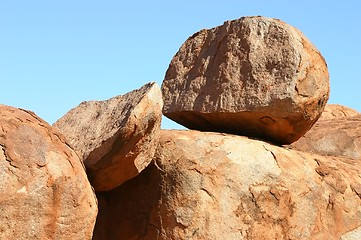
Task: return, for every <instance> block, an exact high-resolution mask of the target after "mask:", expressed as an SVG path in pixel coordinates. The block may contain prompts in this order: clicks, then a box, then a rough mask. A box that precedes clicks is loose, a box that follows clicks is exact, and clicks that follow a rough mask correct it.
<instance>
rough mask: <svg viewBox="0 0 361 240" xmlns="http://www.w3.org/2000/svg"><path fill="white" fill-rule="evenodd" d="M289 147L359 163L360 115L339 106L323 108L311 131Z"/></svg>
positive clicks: (360, 143) (360, 158)
mask: <svg viewBox="0 0 361 240" xmlns="http://www.w3.org/2000/svg"><path fill="white" fill-rule="evenodd" d="M291 147H293V148H295V149H297V150H300V151H306V152H311V153H317V154H320V155H326V156H339V157H347V158H353V159H359V160H361V115H360V114H359V113H358V112H357V111H355V110H353V109H350V108H347V107H343V106H340V105H331V106H326V108H325V112H324V113H322V116H321V117H320V119H319V120H318V121H317V122H316V124H315V125H314V126H313V127H312V128H311V130H310V131H308V132H307V133H306V134H305V136H303V137H302V138H300V139H299V140H298V141H297V142H294V143H293V144H292V145H291Z"/></svg>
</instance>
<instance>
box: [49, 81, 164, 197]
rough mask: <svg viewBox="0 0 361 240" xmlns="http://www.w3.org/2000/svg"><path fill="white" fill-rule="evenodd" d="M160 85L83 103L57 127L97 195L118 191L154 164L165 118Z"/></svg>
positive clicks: (149, 85) (59, 121) (71, 111)
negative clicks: (101, 192) (114, 189)
mask: <svg viewBox="0 0 361 240" xmlns="http://www.w3.org/2000/svg"><path fill="white" fill-rule="evenodd" d="M162 106H163V102H162V95H161V91H160V88H159V87H158V85H157V84H156V83H149V84H147V85H145V86H143V87H142V88H140V89H138V90H134V91H132V92H129V93H127V94H125V95H121V96H117V97H114V98H111V99H109V100H106V101H89V102H82V103H81V104H80V105H79V106H77V107H76V108H74V109H72V110H70V111H69V112H68V113H67V114H65V115H64V116H63V117H62V118H61V119H59V120H58V121H57V122H56V123H54V126H55V127H57V128H59V130H60V131H61V132H62V133H63V134H64V135H65V137H66V139H67V140H68V142H69V144H70V146H71V147H72V148H73V149H74V150H75V151H76V153H77V154H78V155H79V156H80V157H81V159H82V160H83V161H84V164H85V166H86V168H87V172H88V176H89V180H90V182H91V184H92V186H93V187H94V188H95V190H96V191H106V190H110V189H112V188H115V187H117V186H119V185H120V184H122V183H123V182H125V181H126V180H128V179H130V178H133V177H135V176H136V175H138V173H139V172H141V171H142V170H143V169H144V168H145V167H146V166H148V164H149V163H150V162H151V160H152V158H153V155H154V152H155V149H156V146H157V143H158V132H159V130H160V123H161V117H162Z"/></svg>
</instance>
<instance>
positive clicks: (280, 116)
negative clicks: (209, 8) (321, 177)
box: [162, 17, 329, 144]
mask: <svg viewBox="0 0 361 240" xmlns="http://www.w3.org/2000/svg"><path fill="white" fill-rule="evenodd" d="M162 92H163V98H164V108H163V113H164V115H165V116H167V117H168V118H170V119H172V120H174V121H176V122H178V123H180V124H182V125H183V126H185V127H188V128H190V129H197V130H203V131H217V132H227V133H233V134H239V135H247V136H251V137H256V138H263V139H265V140H268V141H272V142H275V143H278V144H289V143H292V142H294V141H296V140H297V139H299V138H300V137H301V136H302V135H304V134H305V133H306V132H307V131H308V130H309V129H310V127H311V126H312V125H313V124H314V123H315V121H316V120H317V119H318V118H319V116H320V115H321V113H322V111H323V109H324V106H325V104H326V102H327V100H328V97H329V74H328V70H327V65H326V62H325V60H324V58H323V57H322V55H321V54H320V52H319V51H318V50H317V49H316V47H315V46H314V45H312V43H311V42H310V41H309V40H308V39H307V38H306V37H305V36H304V34H303V33H301V32H300V31H299V30H297V29H296V28H294V27H292V26H290V25H288V24H286V23H284V22H282V21H280V20H277V19H272V18H266V17H243V18H240V19H237V20H233V21H227V22H225V23H224V24H223V25H222V26H219V27H215V28H212V29H206V30H201V31H199V32H197V33H195V34H194V35H193V36H191V37H190V38H189V39H188V40H187V41H186V42H185V43H184V44H183V45H182V46H181V48H180V49H179V51H178V52H177V54H176V55H175V56H174V58H173V59H172V61H171V63H170V66H169V68H168V70H167V72H166V76H165V79H164V81H163V84H162Z"/></svg>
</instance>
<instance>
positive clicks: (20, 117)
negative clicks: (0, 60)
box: [0, 105, 97, 240]
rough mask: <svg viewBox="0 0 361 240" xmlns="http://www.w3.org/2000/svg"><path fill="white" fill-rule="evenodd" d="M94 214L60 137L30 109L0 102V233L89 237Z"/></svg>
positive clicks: (79, 168)
mask: <svg viewBox="0 0 361 240" xmlns="http://www.w3.org/2000/svg"><path fill="white" fill-rule="evenodd" d="M96 215H97V201H96V198H95V194H94V192H93V190H92V188H91V186H90V184H89V182H88V179H87V176H86V173H85V169H84V166H83V165H82V162H81V161H80V159H79V158H78V157H77V155H76V153H75V152H74V151H73V150H72V149H71V148H70V147H68V146H67V144H66V143H65V141H64V139H63V137H62V136H61V135H60V134H59V133H58V132H57V131H56V130H54V129H53V128H51V127H50V126H49V125H48V124H47V123H45V122H44V121H43V120H41V119H39V118H38V117H37V116H36V115H35V114H34V113H32V112H27V111H24V110H20V109H17V108H12V107H7V106H4V105H0V239H74V240H77V239H79V240H83V239H91V238H92V234H93V228H94V225H95V220H96Z"/></svg>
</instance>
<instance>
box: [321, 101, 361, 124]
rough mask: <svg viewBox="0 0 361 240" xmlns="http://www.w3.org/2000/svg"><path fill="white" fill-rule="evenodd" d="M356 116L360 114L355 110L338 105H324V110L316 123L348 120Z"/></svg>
mask: <svg viewBox="0 0 361 240" xmlns="http://www.w3.org/2000/svg"><path fill="white" fill-rule="evenodd" d="M358 115H360V113H359V112H358V111H356V110H355V109H352V108H349V107H345V106H342V105H339V104H326V106H325V109H324V110H323V112H322V115H321V117H320V118H319V119H318V121H322V120H332V119H340V118H348V117H354V116H358Z"/></svg>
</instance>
